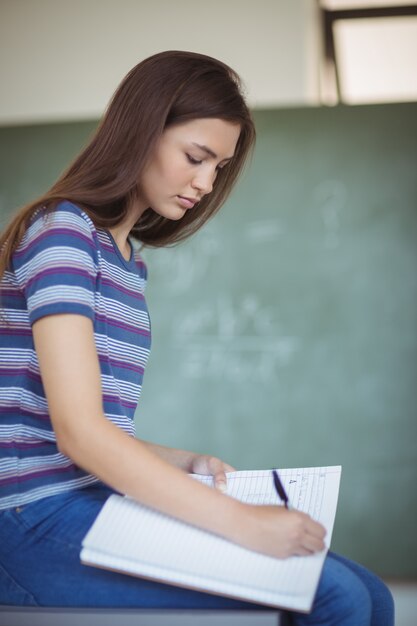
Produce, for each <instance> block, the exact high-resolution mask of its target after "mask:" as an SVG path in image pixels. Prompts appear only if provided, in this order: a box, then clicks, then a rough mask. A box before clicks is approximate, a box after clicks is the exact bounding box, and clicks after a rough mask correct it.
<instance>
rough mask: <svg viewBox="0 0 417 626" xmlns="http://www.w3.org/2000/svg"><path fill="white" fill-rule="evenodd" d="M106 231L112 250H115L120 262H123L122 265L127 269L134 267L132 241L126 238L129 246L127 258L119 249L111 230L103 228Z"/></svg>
mask: <svg viewBox="0 0 417 626" xmlns="http://www.w3.org/2000/svg"><path fill="white" fill-rule="evenodd" d="M104 232H105V233H106V235H107V236H108V238H109V240H110V243H111V245H112V246H113V250H114V251H115V253H116V255H117V256H118V258H119V260H120V262H121V263H123V265H124V266H125V267H126V268H127V269H128V270H132V269H135V267H136V263H135V252H134V250H133V246H132V242H131V241H130V239H128V240H127V243H128V245H129V247H130V258H129V260H127V259H125V258H124V256H123V254H122V253H121V251H120V248H119V246H118V245H117V243H116V241H115V239H114V237H113V235H112V234H111V232H110V231H109V230H105V231H104Z"/></svg>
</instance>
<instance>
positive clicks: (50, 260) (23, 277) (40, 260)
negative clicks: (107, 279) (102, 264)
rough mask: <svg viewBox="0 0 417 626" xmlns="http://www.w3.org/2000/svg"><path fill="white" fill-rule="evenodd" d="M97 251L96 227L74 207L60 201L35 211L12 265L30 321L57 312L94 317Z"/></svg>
mask: <svg viewBox="0 0 417 626" xmlns="http://www.w3.org/2000/svg"><path fill="white" fill-rule="evenodd" d="M97 255H98V252H97V241H96V232H95V227H94V225H93V223H92V222H91V220H90V219H89V218H88V216H87V215H86V214H85V213H83V212H82V211H81V209H79V208H78V207H76V206H75V205H73V204H71V203H69V202H62V203H60V204H59V205H58V206H57V207H56V209H54V210H52V211H48V212H45V211H40V212H39V214H37V215H36V217H35V219H34V220H33V221H32V223H31V224H30V226H29V228H28V229H27V231H26V233H25V235H24V237H23V239H22V241H21V243H20V245H19V247H18V249H17V250H16V253H15V255H14V267H13V269H14V272H15V277H16V280H17V282H18V284H19V286H20V288H21V289H22V291H23V293H24V294H25V298H26V303H27V309H28V314H29V320H30V323H31V324H33V323H34V322H35V321H36V320H38V319H40V318H41V317H45V316H46V315H53V314H59V313H77V314H80V315H84V316H86V317H89V318H90V319H92V320H93V321H94V299H95V294H96V280H97V274H98V258H97Z"/></svg>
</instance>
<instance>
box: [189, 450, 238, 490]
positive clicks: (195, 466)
mask: <svg viewBox="0 0 417 626" xmlns="http://www.w3.org/2000/svg"><path fill="white" fill-rule="evenodd" d="M190 470H191V472H192V473H193V474H204V475H206V476H213V479H214V486H215V487H216V489H219V490H220V491H223V492H225V491H227V478H226V472H235V471H236V470H235V468H234V467H232V466H231V465H229V464H228V463H225V462H224V461H221V460H220V459H218V458H217V457H215V456H210V455H208V454H198V455H196V456H195V457H194V458H193V459H192V462H191V468H190Z"/></svg>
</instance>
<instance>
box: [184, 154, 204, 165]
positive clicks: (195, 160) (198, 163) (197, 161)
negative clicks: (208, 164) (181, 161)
mask: <svg viewBox="0 0 417 626" xmlns="http://www.w3.org/2000/svg"><path fill="white" fill-rule="evenodd" d="M187 159H188V160H189V162H190V163H192V164H193V165H200V163H202V161H200V160H199V159H195V158H194V157H192V156H191V154H187Z"/></svg>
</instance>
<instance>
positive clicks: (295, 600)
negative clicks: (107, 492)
mask: <svg viewBox="0 0 417 626" xmlns="http://www.w3.org/2000/svg"><path fill="white" fill-rule="evenodd" d="M340 473H341V468H340V467H339V466H335V467H315V468H298V469H281V470H279V474H280V477H281V480H282V482H283V484H284V487H285V489H286V491H287V493H288V497H289V500H290V502H291V504H292V505H293V506H294V507H295V508H297V509H299V510H301V511H304V512H306V513H308V514H309V515H311V516H312V517H313V518H314V519H316V520H318V521H320V522H321V523H322V524H323V525H324V526H325V528H326V529H327V536H326V543H327V546H329V545H330V540H331V533H332V529H333V522H334V517H335V513H336V505H337V497H338V490H339V481H340ZM227 478H228V494H229V495H231V496H232V497H235V498H238V499H240V500H242V501H244V502H248V503H251V504H281V503H280V502H279V499H278V496H277V495H276V493H275V490H274V488H273V482H272V475H271V472H270V471H267V470H266V471H243V472H232V473H229V474H228V475H227ZM197 479H198V480H201V482H205V483H207V484H211V483H212V479H211V478H206V477H197ZM324 558H325V551H323V552H322V553H320V554H315V555H313V556H309V557H291V558H288V559H285V560H278V559H274V558H272V557H268V556H263V555H260V554H257V553H254V552H251V551H249V550H246V549H244V548H241V547H239V546H236V545H234V544H232V543H230V542H228V541H226V540H225V539H222V538H220V537H217V536H215V535H212V534H210V533H207V532H205V531H203V530H200V529H198V528H195V527H193V526H190V525H188V524H184V523H183V522H180V521H178V520H176V519H174V518H170V517H168V516H166V515H164V514H161V513H158V512H157V511H154V510H152V509H149V508H147V507H144V506H142V505H141V504H139V503H137V502H136V501H134V500H132V499H130V498H126V497H122V496H117V495H114V496H111V497H110V498H109V500H108V501H107V502H106V504H105V505H104V507H103V509H102V510H101V512H100V514H99V515H98V517H97V519H96V521H95V523H94V524H93V526H92V528H91V529H90V531H89V532H88V534H87V536H86V537H85V539H84V541H83V549H82V551H81V560H82V561H83V562H84V563H86V564H89V565H96V566H99V567H104V568H109V569H114V570H119V571H122V572H126V573H129V574H134V575H138V576H145V577H149V578H155V579H157V580H160V581H164V582H167V583H171V584H177V585H182V586H185V587H193V588H197V589H200V590H205V591H211V592H213V593H219V594H222V595H227V596H232V597H237V598H242V599H246V600H249V601H254V602H260V603H262V604H266V605H272V606H281V607H284V608H292V609H297V610H300V611H303V610H304V611H306V610H309V609H310V608H311V604H312V601H313V598H314V593H315V590H316V587H317V583H318V580H319V576H320V572H321V568H322V565H323V562H324Z"/></svg>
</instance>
